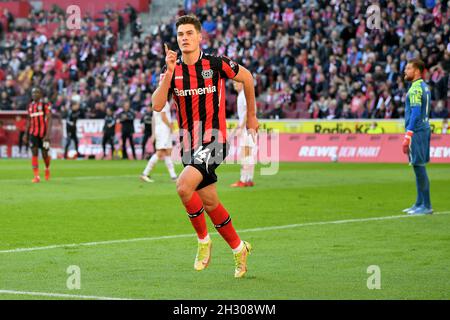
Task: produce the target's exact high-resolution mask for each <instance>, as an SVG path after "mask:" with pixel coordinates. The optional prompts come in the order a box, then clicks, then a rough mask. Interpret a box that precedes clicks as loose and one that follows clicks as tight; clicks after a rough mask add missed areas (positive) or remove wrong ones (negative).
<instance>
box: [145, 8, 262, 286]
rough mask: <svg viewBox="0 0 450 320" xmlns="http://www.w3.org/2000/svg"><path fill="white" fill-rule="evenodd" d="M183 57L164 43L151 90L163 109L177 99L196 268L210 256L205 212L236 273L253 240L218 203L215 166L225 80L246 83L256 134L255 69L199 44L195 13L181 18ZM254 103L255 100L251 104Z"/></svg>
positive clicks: (222, 148)
mask: <svg viewBox="0 0 450 320" xmlns="http://www.w3.org/2000/svg"><path fill="white" fill-rule="evenodd" d="M176 27H177V42H178V46H179V48H180V50H181V53H182V55H181V57H180V58H178V57H177V53H176V52H175V51H172V50H170V49H169V48H168V47H167V45H165V53H166V66H165V67H164V70H163V75H162V77H161V81H160V84H159V87H158V88H157V89H156V90H155V92H154V93H153V96H152V104H153V109H154V110H155V111H160V110H162V108H163V107H164V105H165V103H166V101H167V100H168V98H169V96H170V95H172V96H173V99H174V102H175V103H176V105H177V116H178V124H179V127H180V145H181V156H182V162H183V165H184V170H183V171H182V173H181V174H180V176H179V178H178V180H177V192H178V195H179V197H180V199H181V201H182V203H183V205H184V206H185V208H186V211H187V213H188V216H189V218H190V221H191V223H192V225H193V227H194V229H195V230H196V232H197V237H198V250H197V256H196V257H195V262H194V268H195V269H196V270H198V271H201V270H203V269H205V268H206V267H207V266H208V264H209V261H210V258H211V239H210V237H209V235H208V230H207V227H206V220H205V215H204V212H205V211H206V213H207V214H208V215H209V217H210V218H211V220H212V222H213V223H214V225H215V227H216V229H217V231H218V232H219V233H220V235H221V236H222V237H223V238H224V239H225V241H226V242H227V243H228V244H229V246H230V247H231V249H232V250H233V253H234V260H235V273H234V276H235V277H236V278H241V277H243V276H244V275H245V273H246V272H247V257H248V254H249V253H250V251H251V250H252V247H251V245H250V244H249V243H248V242H246V241H242V240H241V239H240V237H239V236H238V234H237V233H236V231H235V229H234V227H233V225H232V223H231V218H230V215H229V214H228V212H227V210H226V209H225V208H224V206H223V205H222V204H221V203H220V200H219V197H218V195H217V190H216V182H217V176H216V173H215V169H216V168H217V167H218V166H219V165H220V163H221V162H222V161H223V160H224V159H225V158H226V156H227V150H228V148H227V140H226V134H227V132H226V118H225V80H226V79H234V80H235V81H237V82H241V83H243V85H244V93H245V97H246V100H247V106H249V107H248V113H247V129H248V130H249V132H250V133H251V134H252V135H253V138H254V139H256V131H257V129H258V120H257V119H256V115H255V113H256V110H255V109H256V107H255V106H256V105H255V91H254V85H253V76H252V74H251V73H250V72H249V71H248V70H247V69H245V68H244V67H243V66H241V65H239V64H237V63H235V62H233V61H232V60H230V59H229V58H227V57H223V56H222V57H219V56H214V55H209V54H205V53H204V52H202V51H201V50H200V43H201V40H202V34H201V23H200V21H199V20H198V19H197V18H196V17H195V16H191V15H189V16H182V17H180V18H178V20H177V23H176ZM250 106H253V108H252V107H250Z"/></svg>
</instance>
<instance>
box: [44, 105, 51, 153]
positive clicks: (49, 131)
mask: <svg viewBox="0 0 450 320" xmlns="http://www.w3.org/2000/svg"><path fill="white" fill-rule="evenodd" d="M45 113H46V114H47V132H46V134H45V137H44V142H47V143H48V145H49V146H50V135H51V131H52V122H53V120H52V111H51V107H50V105H47V106H46V109H45Z"/></svg>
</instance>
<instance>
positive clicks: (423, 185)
mask: <svg viewBox="0 0 450 320" xmlns="http://www.w3.org/2000/svg"><path fill="white" fill-rule="evenodd" d="M423 70H424V63H423V61H421V60H419V59H413V60H411V61H409V62H408V64H407V65H406V68H405V80H406V81H410V82H411V87H410V88H409V90H408V94H407V96H406V109H405V128H406V134H405V139H404V140H403V145H402V147H403V152H404V153H405V154H407V155H408V157H409V163H410V164H411V165H412V166H413V168H414V173H415V175H416V187H417V199H416V203H415V204H414V205H413V206H412V207H410V208H408V209H405V210H403V212H406V213H408V214H410V215H416V214H431V213H433V209H432V208H431V201H430V181H429V179H428V175H427V171H426V168H425V165H426V164H427V163H428V162H429V161H430V138H431V130H430V124H429V121H428V116H429V112H430V104H431V101H430V99H431V94H430V90H429V89H428V86H427V84H426V83H425V82H424V81H423V80H422V77H421V76H422V73H423Z"/></svg>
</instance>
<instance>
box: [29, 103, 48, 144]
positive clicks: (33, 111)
mask: <svg viewBox="0 0 450 320" xmlns="http://www.w3.org/2000/svg"><path fill="white" fill-rule="evenodd" d="M50 112H51V108H50V104H49V103H43V102H37V103H36V102H32V103H30V105H29V106H28V116H29V117H30V130H29V133H30V135H32V136H36V137H39V138H44V137H45V134H46V133H47V127H48V116H47V115H48V114H49V113H50Z"/></svg>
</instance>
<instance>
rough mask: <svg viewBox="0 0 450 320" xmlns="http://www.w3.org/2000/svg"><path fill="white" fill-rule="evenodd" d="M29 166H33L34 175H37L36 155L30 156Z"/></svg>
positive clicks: (37, 162)
mask: <svg viewBox="0 0 450 320" xmlns="http://www.w3.org/2000/svg"><path fill="white" fill-rule="evenodd" d="M31 166H32V167H33V173H34V176H35V177H37V176H39V161H38V157H37V156H32V157H31Z"/></svg>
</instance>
